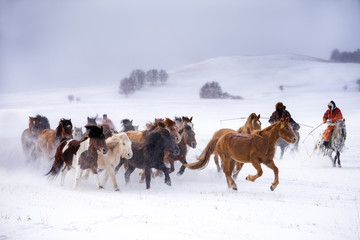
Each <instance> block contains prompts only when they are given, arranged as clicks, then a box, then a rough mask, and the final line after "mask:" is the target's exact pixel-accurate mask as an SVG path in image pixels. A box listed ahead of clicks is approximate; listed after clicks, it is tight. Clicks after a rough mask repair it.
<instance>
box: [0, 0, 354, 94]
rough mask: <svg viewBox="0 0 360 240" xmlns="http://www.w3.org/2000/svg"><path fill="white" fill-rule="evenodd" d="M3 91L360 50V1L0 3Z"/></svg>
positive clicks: (74, 0)
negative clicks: (230, 60) (232, 60)
mask: <svg viewBox="0 0 360 240" xmlns="http://www.w3.org/2000/svg"><path fill="white" fill-rule="evenodd" d="M0 31H1V32H0V92H4V91H13V90H23V89H34V88H41V87H50V86H64V87H69V86H72V85H75V86H81V84H84V83H92V82H94V81H105V82H114V81H116V82H120V80H121V79H122V78H124V77H127V76H128V75H129V73H130V72H131V71H132V70H133V69H135V68H141V69H143V70H148V69H150V68H157V69H166V70H167V71H170V70H174V69H178V68H180V67H183V66H184V65H188V64H192V63H195V62H199V61H202V60H206V59H209V58H213V57H219V56H234V55H263V54H276V53H296V54H303V55H309V56H314V57H320V58H325V59H328V58H329V55H330V52H331V51H332V50H333V49H334V48H338V49H339V50H341V51H354V50H356V49H357V48H360V1H359V0H271V1H263V0H200V1H196V0H173V1H170V0H156V1H153V0H147V1H140V0H123V1H119V0H101V1H98V0H0Z"/></svg>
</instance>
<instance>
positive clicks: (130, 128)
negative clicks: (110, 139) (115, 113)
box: [121, 119, 136, 132]
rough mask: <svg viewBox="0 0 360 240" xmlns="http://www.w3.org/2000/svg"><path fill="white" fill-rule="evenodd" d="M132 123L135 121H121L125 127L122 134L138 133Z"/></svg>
mask: <svg viewBox="0 0 360 240" xmlns="http://www.w3.org/2000/svg"><path fill="white" fill-rule="evenodd" d="M132 123H133V120H129V119H123V120H121V124H122V126H123V129H122V132H127V131H136V130H135V126H134V125H133V124H132Z"/></svg>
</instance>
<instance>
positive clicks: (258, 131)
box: [252, 121, 281, 137]
mask: <svg viewBox="0 0 360 240" xmlns="http://www.w3.org/2000/svg"><path fill="white" fill-rule="evenodd" d="M279 124H281V121H278V122H276V123H274V124H271V125H270V126H268V127H266V128H264V129H259V130H254V131H253V132H252V134H254V135H256V136H258V137H262V133H264V132H267V131H270V130H271V129H273V128H274V127H277V126H278V125H279Z"/></svg>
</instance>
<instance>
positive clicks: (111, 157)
mask: <svg viewBox="0 0 360 240" xmlns="http://www.w3.org/2000/svg"><path fill="white" fill-rule="evenodd" d="M106 146H107V148H108V150H109V151H108V152H107V153H106V154H103V153H102V152H100V151H98V161H97V167H98V169H105V170H106V172H105V175H104V180H103V186H105V185H106V182H107V181H108V179H109V176H110V178H111V180H112V182H113V186H114V190H115V191H120V189H119V186H118V185H117V182H116V177H115V172H114V169H115V167H116V166H117V165H118V164H119V162H120V158H126V159H130V158H132V156H133V152H132V149H131V140H130V139H129V137H128V136H127V134H126V133H124V132H122V133H116V134H113V135H112V136H111V137H109V138H108V139H106ZM89 173H90V171H86V173H85V176H84V179H88V177H89Z"/></svg>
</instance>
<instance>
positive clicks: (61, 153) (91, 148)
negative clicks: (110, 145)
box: [46, 126, 108, 189]
mask: <svg viewBox="0 0 360 240" xmlns="http://www.w3.org/2000/svg"><path fill="white" fill-rule="evenodd" d="M85 128H86V130H88V132H89V133H88V137H86V138H85V139H83V140H80V141H78V140H74V139H64V140H63V141H62V142H61V143H60V145H59V146H58V147H57V149H56V153H55V160H54V163H53V165H52V167H51V169H50V171H49V172H48V173H47V174H46V175H50V177H51V178H50V179H53V178H54V177H56V176H57V175H58V174H59V172H60V171H62V174H61V185H64V182H65V176H66V174H67V172H68V171H69V170H70V169H72V168H73V169H75V171H76V173H75V181H74V186H73V188H74V189H75V188H76V187H77V185H78V183H79V181H80V177H81V174H82V171H83V170H85V169H90V170H91V171H92V172H93V174H94V179H95V183H96V185H97V187H98V188H99V189H101V188H103V187H102V185H101V184H100V181H99V177H98V174H97V160H98V152H97V151H101V152H102V154H106V153H107V151H108V149H107V147H106V142H105V135H104V134H103V131H102V128H99V127H97V126H86V127H85ZM61 169H62V170H61Z"/></svg>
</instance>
